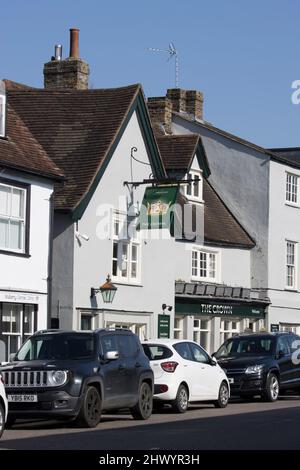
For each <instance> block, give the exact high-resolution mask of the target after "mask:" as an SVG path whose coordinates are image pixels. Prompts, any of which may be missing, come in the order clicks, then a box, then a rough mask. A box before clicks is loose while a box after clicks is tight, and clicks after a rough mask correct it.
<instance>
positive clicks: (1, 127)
mask: <svg viewBox="0 0 300 470" xmlns="http://www.w3.org/2000/svg"><path fill="white" fill-rule="evenodd" d="M5 116H6V96H5V87H4V84H3V82H2V81H0V137H5Z"/></svg>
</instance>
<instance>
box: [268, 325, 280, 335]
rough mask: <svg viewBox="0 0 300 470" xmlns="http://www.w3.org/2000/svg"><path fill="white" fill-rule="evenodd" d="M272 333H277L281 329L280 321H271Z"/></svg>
mask: <svg viewBox="0 0 300 470" xmlns="http://www.w3.org/2000/svg"><path fill="white" fill-rule="evenodd" d="M270 329H271V333H276V332H277V331H279V323H271V325H270Z"/></svg>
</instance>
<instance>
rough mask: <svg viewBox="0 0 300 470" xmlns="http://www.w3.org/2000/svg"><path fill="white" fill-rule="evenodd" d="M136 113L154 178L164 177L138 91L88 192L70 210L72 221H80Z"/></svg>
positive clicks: (140, 92)
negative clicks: (153, 171)
mask: <svg viewBox="0 0 300 470" xmlns="http://www.w3.org/2000/svg"><path fill="white" fill-rule="evenodd" d="M135 111H136V113H137V118H138V122H139V124H140V127H141V132H142V135H143V138H144V141H145V145H146V148H147V151H148V154H149V158H150V159H151V158H152V162H153V166H154V169H155V171H156V174H155V177H157V178H163V177H165V170H164V167H163V164H162V161H161V158H160V154H159V151H158V148H157V144H156V141H155V138H154V134H153V131H152V127H151V123H150V119H149V115H148V112H147V108H146V103H145V99H144V96H143V93H142V90H140V91H139V92H138V94H137V96H136V98H135V99H134V101H133V103H132V105H131V107H130V109H129V110H128V112H127V115H126V117H125V119H124V121H123V124H122V126H121V127H120V129H119V132H118V134H117V136H116V137H115V139H114V141H113V143H112V145H111V147H110V149H109V152H108V154H107V155H106V157H105V159H104V161H103V163H102V165H101V167H100V169H99V171H98V173H97V174H96V176H95V178H94V180H93V182H92V184H91V186H90V188H89V190H88V192H87V193H86V194H85V196H84V197H83V199H81V201H80V202H79V204H78V205H77V206H76V207H75V209H73V210H72V219H73V220H74V221H76V220H79V219H81V217H82V216H83V214H84V211H85V209H86V208H87V206H88V204H89V202H90V200H91V198H92V196H93V194H94V192H95V190H96V188H97V186H98V184H99V182H100V180H101V178H102V176H103V174H104V172H105V170H106V168H107V166H108V164H109V162H110V160H111V158H112V156H113V154H114V152H115V150H116V148H117V146H118V144H119V142H120V140H121V137H122V136H123V134H124V131H125V129H126V127H127V125H128V123H129V121H130V119H131V117H132V115H133V113H134V112H135Z"/></svg>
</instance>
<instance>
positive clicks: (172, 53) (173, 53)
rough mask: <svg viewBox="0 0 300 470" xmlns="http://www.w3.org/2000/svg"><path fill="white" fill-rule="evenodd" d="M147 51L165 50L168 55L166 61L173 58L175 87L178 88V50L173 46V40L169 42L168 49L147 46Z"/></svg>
mask: <svg viewBox="0 0 300 470" xmlns="http://www.w3.org/2000/svg"><path fill="white" fill-rule="evenodd" d="M149 51H152V52H165V53H167V54H169V57H168V60H167V61H168V62H169V61H170V60H172V59H173V58H174V59H175V88H179V60H178V52H177V49H176V48H175V46H174V43H173V42H170V44H169V49H157V48H154V47H149Z"/></svg>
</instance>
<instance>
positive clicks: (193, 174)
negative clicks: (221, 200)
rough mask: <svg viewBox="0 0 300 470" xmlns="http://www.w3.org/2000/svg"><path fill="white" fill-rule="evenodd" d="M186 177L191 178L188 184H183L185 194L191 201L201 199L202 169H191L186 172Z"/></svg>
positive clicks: (200, 200) (199, 200)
mask: <svg viewBox="0 0 300 470" xmlns="http://www.w3.org/2000/svg"><path fill="white" fill-rule="evenodd" d="M186 178H187V179H191V180H193V181H191V182H190V183H189V184H187V185H186V186H185V195H186V197H187V198H188V199H190V200H192V201H198V202H202V201H203V182H202V171H200V170H191V171H190V172H189V173H188V174H187V177H186Z"/></svg>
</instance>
